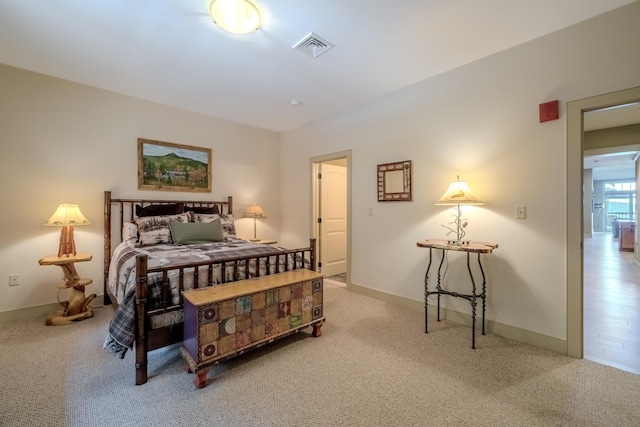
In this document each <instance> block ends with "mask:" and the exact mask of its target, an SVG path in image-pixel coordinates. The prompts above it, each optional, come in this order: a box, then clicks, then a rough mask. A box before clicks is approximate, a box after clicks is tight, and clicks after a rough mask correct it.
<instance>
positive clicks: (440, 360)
mask: <svg viewBox="0 0 640 427" xmlns="http://www.w3.org/2000/svg"><path fill="white" fill-rule="evenodd" d="M324 303H325V304H324V305H325V310H324V313H325V316H326V318H327V321H326V323H325V325H324V326H323V328H322V332H323V334H322V336H321V337H318V338H313V337H312V336H311V334H310V330H305V331H303V332H300V333H298V334H296V335H294V336H291V337H287V338H285V339H283V340H280V341H278V342H275V343H272V344H270V345H268V346H265V347H262V348H260V349H258V350H255V351H253V352H251V353H248V354H245V355H242V356H239V357H237V358H235V359H232V360H230V361H228V362H225V363H222V364H220V365H217V366H216V367H214V368H213V369H212V370H211V371H210V372H209V377H208V384H207V386H206V387H204V388H202V389H196V388H195V387H194V385H193V374H188V373H186V372H185V371H184V369H183V361H182V358H181V355H180V352H179V349H178V348H177V347H171V348H167V349H162V350H157V351H155V352H152V354H151V355H150V360H149V375H150V377H149V382H148V383H147V384H145V385H142V386H136V385H134V360H133V353H132V352H129V353H127V355H126V357H125V359H124V360H120V359H116V358H114V357H113V356H110V355H109V354H108V353H107V352H106V351H105V350H103V349H102V343H103V341H104V339H105V336H106V333H107V327H108V323H109V320H110V318H111V317H112V315H113V310H112V308H110V307H103V308H100V307H99V308H96V309H95V316H94V317H93V318H91V319H86V320H84V321H82V322H79V323H76V324H73V325H68V326H59V327H52V326H45V325H44V319H34V320H31V321H26V322H13V323H5V324H0V425H2V426H27V425H28V426H53V427H56V426H86V425H91V426H157V425H161V426H184V425H190V426H300V425H306V426H607V427H610V426H637V425H639V423H640V376H638V375H634V374H631V373H628V372H624V371H621V370H618V369H615V368H611V367H608V366H604V365H599V364H596V363H594V362H590V361H587V360H577V359H572V358H568V357H565V356H562V355H559V354H556V353H552V352H549V351H546V350H541V349H538V348H534V347H531V346H528V345H523V344H520V343H517V342H514V341H510V340H506V339H503V338H501V337H498V336H494V335H486V336H482V335H480V334H478V336H477V349H476V350H472V349H471V348H470V329H469V328H468V327H465V326H461V325H457V324H454V323H450V322H447V321H442V322H435V320H434V321H433V322H430V324H429V326H430V330H429V333H428V334H425V333H424V331H423V329H422V328H423V320H424V319H423V314H421V313H419V312H415V311H411V310H409V309H406V308H403V307H398V306H395V305H392V304H389V303H385V302H382V301H379V300H375V299H372V298H369V297H366V296H362V295H359V294H356V293H353V292H350V291H348V290H347V289H346V288H345V287H344V286H340V285H339V284H337V283H335V282H332V281H331V280H325V301H324Z"/></svg>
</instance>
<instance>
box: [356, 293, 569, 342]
mask: <svg viewBox="0 0 640 427" xmlns="http://www.w3.org/2000/svg"><path fill="white" fill-rule="evenodd" d="M347 289H348V290H350V291H352V292H355V293H358V294H360V295H365V296H368V297H371V298H375V299H379V300H381V301H385V302H388V303H391V304H395V305H399V306H401V307H406V308H409V309H411V310H414V311H419V312H421V313H424V301H416V300H412V299H409V298H405V297H401V296H398V295H393V294H389V293H387V292H383V291H378V290H375V289H371V288H367V287H366V286H361V285H356V284H354V283H350V284H349V285H348V286H347ZM432 306H433V311H431V307H432ZM429 310H430V311H429V312H430V313H435V312H436V310H437V306H435V305H432V304H429ZM440 319H443V320H444V319H446V320H449V321H451V322H454V323H458V324H461V325H466V326H469V327H470V326H471V315H470V314H466V313H460V312H459V311H455V310H448V309H446V308H442V307H441V308H440ZM476 320H477V319H476ZM478 323H479V324H480V325H479V327H480V329H482V323H481V322H477V321H476V328H477V327H478ZM485 330H486V332H487V333H489V334H493V335H498V336H501V337H504V338H508V339H511V340H514V341H518V342H521V343H524V344H528V345H532V346H534V347H538V348H544V349H546V350H550V351H553V352H555V353H560V354H567V341H566V340H561V339H558V338H553V337H549V336H546V335H542V334H538V333H536V332H531V331H528V330H526V329H520V328H516V327H514V326H510V325H505V324H503V323H499V322H494V321H492V320H488V319H487V320H486V321H485Z"/></svg>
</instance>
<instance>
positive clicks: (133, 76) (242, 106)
mask: <svg viewBox="0 0 640 427" xmlns="http://www.w3.org/2000/svg"><path fill="white" fill-rule="evenodd" d="M255 1H256V2H257V3H258V4H259V5H260V7H261V8H262V11H263V15H264V22H263V27H262V29H260V30H259V31H257V32H255V33H252V34H249V35H244V36H235V35H232V34H229V33H226V32H225V31H223V30H222V29H221V28H219V27H217V26H216V25H215V24H214V23H213V22H212V21H211V20H210V19H209V16H208V13H207V4H208V0H56V1H52V0H0V62H1V63H4V64H8V65H13V66H16V67H20V68H24V69H27V70H32V71H36V72H39V73H43V74H48V75H51V76H55V77H60V78H63V79H67V80H71V81H75V82H79V83H84V84H87V85H91V86H95V87H99V88H103V89H107V90H111V91H114V92H118V93H122V94H127V95H131V96H135V97H138V98H142V99H147V100H151V101H156V102H159V103H163V104H167V105H172V106H176V107H179V108H183V109H186V110H189V111H194V112H198V113H202V114H205V115H208V116H214V117H219V118H223V119H227V120H231V121H234V122H238V123H242V124H247V125H251V126H256V127H259V128H264V129H270V130H274V131H289V130H293V129H296V128H299V127H301V126H304V125H305V124H307V123H310V122H313V121H316V120H319V119H321V118H323V117H327V116H330V115H333V114H337V113H339V112H340V111H341V110H344V109H346V108H349V107H350V106H353V105H357V104H359V103H362V102H365V101H368V100H370V99H373V98H375V97H379V96H381V95H383V94H385V93H388V92H391V91H395V90H397V89H399V88H402V87H405V86H408V85H410V84H413V83H415V82H418V81H420V80H424V79H426V78H429V77H431V76H434V75H437V74H439V73H443V72H445V71H447V70H451V69H453V68H456V67H459V66H461V65H464V64H466V63H469V62H472V61H475V60H477V59H480V58H482V57H485V56H488V55H491V54H493V53H496V52H499V51H501V50H504V49H507V48H510V47H512V46H515V45H518V44H521V43H524V42H526V41H529V40H532V39H534V38H537V37H540V36H542V35H545V34H548V33H550V32H553V31H556V30H559V29H561V28H564V27H567V26H569V25H572V24H575V23H577V22H580V21H582V20H585V19H588V18H591V17H593V16H596V15H599V14H601V13H604V12H606V11H608V10H611V9H614V8H617V7H619V6H622V5H625V4H627V3H631V2H632V1H633V0H535V1H532V0H483V1H480V0H255ZM310 32H315V33H316V34H318V35H319V36H320V37H322V38H324V39H326V40H327V41H329V42H330V43H332V44H334V45H335V47H334V48H333V49H331V50H329V51H327V52H326V53H324V54H323V55H321V56H319V57H317V58H310V57H309V56H307V55H304V54H303V53H301V52H298V51H296V50H293V49H292V46H293V45H294V44H295V43H296V42H298V41H299V40H300V39H302V38H303V37H304V36H306V35H307V34H308V33H310ZM292 99H297V100H299V101H301V102H302V104H301V105H300V106H297V107H293V106H291V105H290V101H291V100H292Z"/></svg>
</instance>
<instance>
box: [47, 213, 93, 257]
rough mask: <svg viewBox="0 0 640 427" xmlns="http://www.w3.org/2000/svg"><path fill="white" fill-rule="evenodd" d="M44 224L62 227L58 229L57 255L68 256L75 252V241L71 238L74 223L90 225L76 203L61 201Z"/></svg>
mask: <svg viewBox="0 0 640 427" xmlns="http://www.w3.org/2000/svg"><path fill="white" fill-rule="evenodd" d="M44 225H45V226H51V227H62V230H61V231H60V246H59V247H58V256H59V257H61V256H69V255H75V254H76V242H75V241H74V239H73V226H74V225H91V223H90V222H89V221H88V220H87V218H85V217H84V215H82V212H80V208H79V207H78V205H73V204H66V203H63V204H61V205H58V209H56V211H55V212H54V213H53V215H52V216H51V218H49V221H47V222H46V223H45V224H44Z"/></svg>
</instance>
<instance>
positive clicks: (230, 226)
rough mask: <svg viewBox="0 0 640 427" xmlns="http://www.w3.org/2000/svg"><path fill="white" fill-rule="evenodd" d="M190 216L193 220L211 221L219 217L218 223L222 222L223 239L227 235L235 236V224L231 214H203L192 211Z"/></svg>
mask: <svg viewBox="0 0 640 427" xmlns="http://www.w3.org/2000/svg"><path fill="white" fill-rule="evenodd" d="M192 218H193V222H212V221H215V220H216V219H218V218H220V223H221V224H222V237H224V238H225V239H226V238H228V237H232V238H235V237H236V225H235V223H234V222H233V215H225V214H218V215H215V214H214V215H205V214H197V213H194V214H193V217H192Z"/></svg>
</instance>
